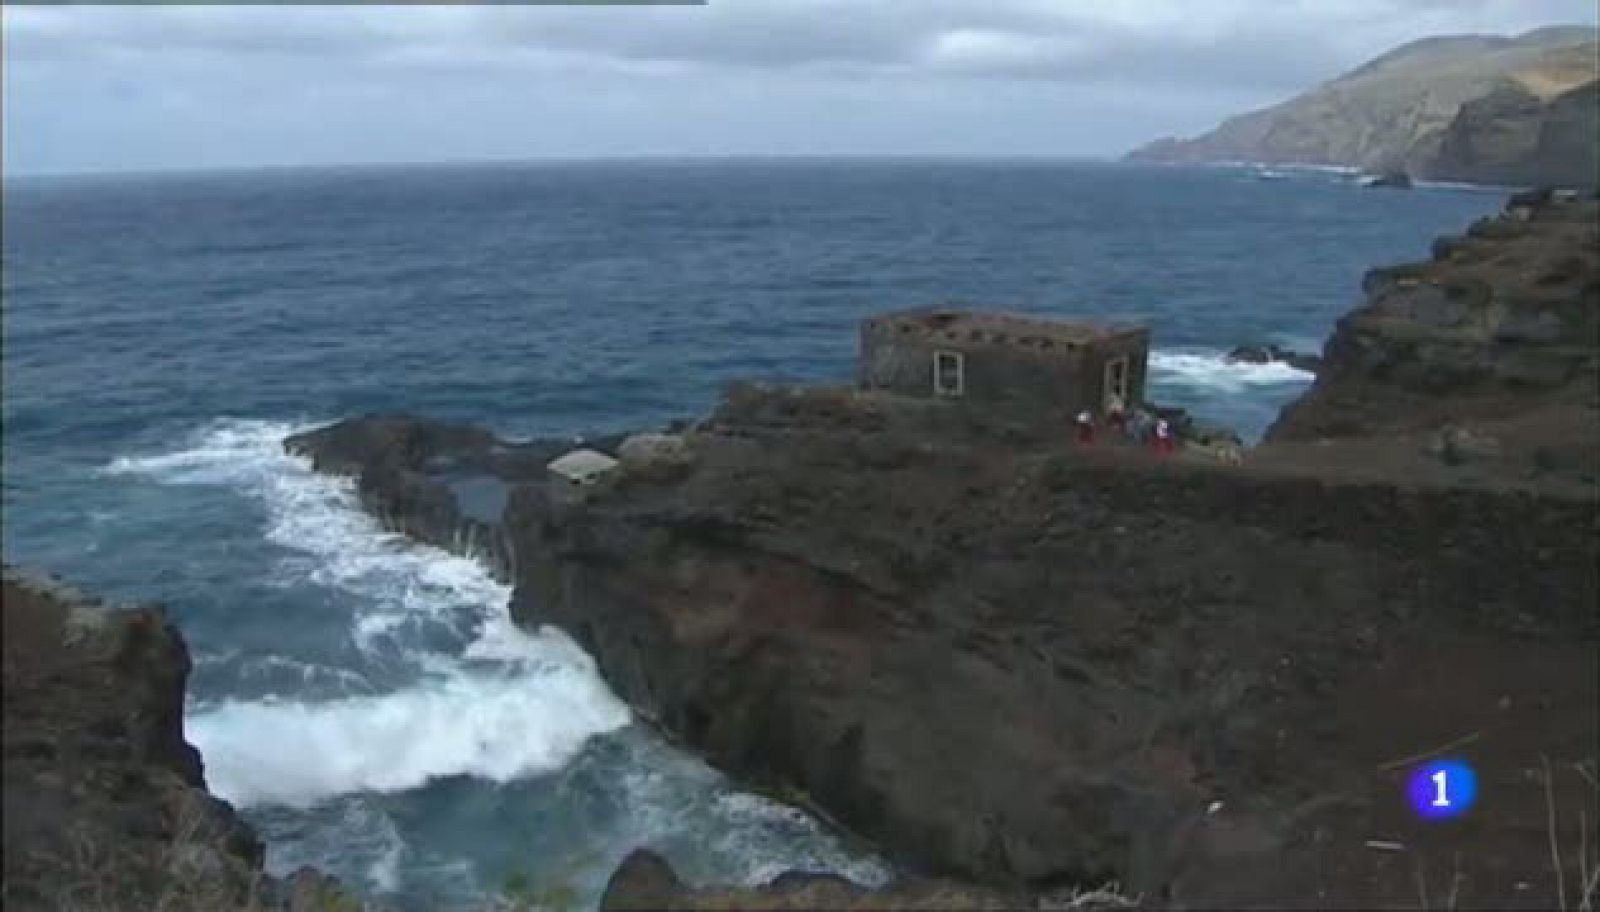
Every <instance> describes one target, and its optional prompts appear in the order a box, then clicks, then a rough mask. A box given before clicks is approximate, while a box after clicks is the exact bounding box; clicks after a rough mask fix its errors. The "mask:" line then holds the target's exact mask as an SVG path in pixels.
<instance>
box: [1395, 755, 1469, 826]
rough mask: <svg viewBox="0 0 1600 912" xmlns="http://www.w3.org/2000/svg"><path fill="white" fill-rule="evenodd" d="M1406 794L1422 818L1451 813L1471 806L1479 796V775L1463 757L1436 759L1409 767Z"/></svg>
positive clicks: (1442, 816)
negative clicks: (1460, 758)
mask: <svg viewBox="0 0 1600 912" xmlns="http://www.w3.org/2000/svg"><path fill="white" fill-rule="evenodd" d="M1406 796H1407V797H1408V798H1410V800H1411V807H1412V809H1414V810H1415V811H1416V812H1417V814H1418V815H1419V816H1421V817H1423V818H1424V819H1427V820H1442V819H1445V818H1448V817H1454V816H1456V815H1458V814H1460V813H1461V812H1463V811H1465V810H1466V809H1467V808H1469V807H1472V802H1473V801H1474V800H1475V799H1476V798H1477V797H1478V777H1477V775H1476V774H1474V773H1473V772H1472V767H1470V766H1468V765H1467V763H1466V761H1465V760H1435V761H1433V762H1431V763H1424V764H1423V765H1421V766H1419V767H1417V768H1416V769H1414V770H1412V771H1411V778H1410V780H1409V782H1408V783H1407V785H1406Z"/></svg>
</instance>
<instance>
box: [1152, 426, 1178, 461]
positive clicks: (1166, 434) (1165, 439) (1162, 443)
mask: <svg viewBox="0 0 1600 912" xmlns="http://www.w3.org/2000/svg"><path fill="white" fill-rule="evenodd" d="M1154 441H1155V448H1156V453H1157V454H1158V455H1161V456H1167V455H1169V454H1171V453H1172V449H1173V440H1172V425H1171V424H1169V423H1168V422H1167V419H1165V418H1161V419H1159V420H1157V421H1156V434H1155V437H1154Z"/></svg>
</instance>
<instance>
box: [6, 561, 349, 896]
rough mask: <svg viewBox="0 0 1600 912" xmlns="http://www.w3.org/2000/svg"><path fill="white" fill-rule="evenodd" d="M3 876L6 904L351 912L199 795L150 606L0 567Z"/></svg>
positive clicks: (173, 672) (171, 665)
mask: <svg viewBox="0 0 1600 912" xmlns="http://www.w3.org/2000/svg"><path fill="white" fill-rule="evenodd" d="M4 587H5V588H4V620H5V630H4V633H5V642H4V655H5V665H4V684H5V697H4V700H5V748H4V765H5V785H4V793H3V794H4V820H5V873H4V886H3V896H4V903H5V907H6V908H7V909H10V910H19V912H20V910H46V909H49V910H56V909H73V910H84V912H113V910H133V909H140V910H160V912H223V910H232V909H252V910H262V912H265V910H268V909H287V910H291V912H313V910H329V912H331V910H338V909H344V910H359V909H360V908H362V906H361V904H360V903H357V902H354V901H352V900H350V899H349V898H348V897H346V896H344V895H343V894H342V893H341V892H340V891H339V889H338V887H337V886H336V885H335V884H334V883H333V882H331V881H330V880H328V879H326V878H324V877H322V876H321V875H319V874H317V873H316V872H314V871H311V870H309V869H306V870H303V871H301V872H299V873H297V874H296V875H295V876H294V877H293V878H292V879H291V880H290V881H289V882H286V883H284V882H277V881H274V880H273V879H272V878H269V877H266V876H265V875H264V874H263V872H262V868H261V863H262V846H261V843H260V841H259V840H257V839H256V837H255V835H254V834H253V833H252V832H251V831H250V829H249V828H248V827H247V826H245V825H244V823H242V822H241V821H240V820H239V818H238V817H237V816H235V814H234V812H233V809H232V808H231V807H230V806H229V805H228V804H227V803H226V802H223V801H219V800H218V799H216V798H213V797H212V796H211V795H210V794H208V793H207V792H206V789H205V781H204V778H203V776H202V770H201V761H200V755H199V754H198V753H197V752H196V751H195V749H194V748H193V747H192V746H190V745H189V744H188V743H187V742H186V741H185V740H184V737H183V690H184V681H185V679H186V678H187V677H188V674H189V655H188V651H187V650H186V649H185V648H184V644H183V639H182V638H181V637H180V636H179V635H178V632H177V630H176V629H174V628H173V627H172V626H171V625H170V624H169V623H168V622H167V620H166V618H165V617H164V616H163V614H162V613H161V611H160V610H159V609H155V608H149V607H141V608H133V609H117V608H115V607H112V606H107V605H104V604H102V603H100V602H99V601H97V600H94V599H91V598H89V597H88V596H86V595H84V594H82V593H80V592H78V591H76V590H73V589H70V588H68V587H66V586H64V585H62V584H60V583H57V582H55V581H54V580H50V579H47V578H43V577H36V576H31V575H27V574H24V573H21V572H19V571H15V570H13V569H12V568H10V567H7V568H6V570H5V581H4Z"/></svg>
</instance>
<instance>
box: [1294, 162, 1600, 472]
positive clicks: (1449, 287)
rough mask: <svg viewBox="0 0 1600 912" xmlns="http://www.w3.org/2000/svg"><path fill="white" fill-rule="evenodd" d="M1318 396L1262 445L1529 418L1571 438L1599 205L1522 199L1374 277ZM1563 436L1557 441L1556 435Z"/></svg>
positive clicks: (1335, 339)
mask: <svg viewBox="0 0 1600 912" xmlns="http://www.w3.org/2000/svg"><path fill="white" fill-rule="evenodd" d="M1362 290H1363V293H1364V300H1363V301H1362V303H1361V304H1360V306H1358V307H1357V308H1356V309H1355V310H1353V311H1351V312H1350V313H1349V314H1347V315H1346V316H1345V317H1343V318H1342V319H1341V320H1340V321H1339V323H1338V325H1337V327H1336V328H1335V330H1334V333H1333V336H1332V338H1330V339H1329V340H1328V343H1327V346H1326V350H1325V352H1324V357H1323V362H1322V365H1321V369H1320V370H1319V371H1318V374H1317V381H1316V384H1315V385H1314V386H1313V387H1312V389H1311V390H1310V391H1309V392H1308V393H1307V394H1306V395H1305V396H1304V397H1302V398H1301V399H1300V400H1299V401H1297V402H1295V403H1294V404H1293V405H1291V406H1290V407H1289V408H1287V409H1285V410H1284V413H1283V415H1282V416H1281V417H1280V418H1279V420H1278V422H1277V423H1276V424H1275V425H1274V426H1273V428H1272V429H1271V431H1270V432H1269V434H1268V439H1269V440H1304V439H1316V438H1340V437H1361V436H1374V435H1380V434H1386V435H1392V434H1395V433H1397V432H1398V433H1403V432H1406V431H1411V430H1415V429H1418V428H1424V427H1430V426H1436V425H1438V424H1440V423H1442V422H1446V421H1461V420H1475V421H1487V422H1506V421H1514V420H1516V419H1518V418H1521V417H1524V416H1526V415H1528V414H1529V412H1530V411H1532V410H1538V411H1541V412H1544V411H1549V412H1550V414H1549V416H1548V417H1549V418H1550V419H1552V420H1556V419H1559V422H1558V423H1557V424H1556V426H1555V427H1553V428H1552V430H1555V431H1557V432H1562V433H1564V434H1565V436H1568V437H1572V436H1573V432H1574V431H1577V430H1581V429H1582V428H1584V427H1585V426H1592V425H1594V424H1595V423H1596V418H1595V414H1596V413H1595V411H1594V409H1595V408H1596V406H1597V405H1600V398H1597V393H1596V377H1597V373H1596V372H1597V370H1600V357H1597V352H1600V349H1597V347H1596V339H1597V338H1600V200H1596V199H1595V198H1593V197H1590V198H1586V199H1579V198H1569V197H1561V196H1557V195H1554V194H1551V193H1549V192H1531V193H1522V194H1517V195H1515V196H1513V197H1511V199H1510V201H1509V202H1508V203H1507V205H1506V207H1505V210H1504V211H1503V212H1501V213H1500V214H1499V215H1497V216H1493V217H1490V218H1485V219H1482V220H1480V221H1478V222H1477V223H1476V224H1474V225H1472V226H1471V227H1470V228H1468V229H1467V232H1466V234H1465V235H1464V236H1459V237H1442V238H1440V239H1438V240H1437V241H1435V242H1434V245H1433V257H1432V259H1430V260H1428V261H1425V262H1420V263H1406V264H1403V265H1399V266H1390V267H1385V268H1382V269H1374V270H1372V271H1371V272H1369V273H1367V276H1366V278H1365V279H1364V280H1363V282H1362ZM1563 425H1564V427H1563Z"/></svg>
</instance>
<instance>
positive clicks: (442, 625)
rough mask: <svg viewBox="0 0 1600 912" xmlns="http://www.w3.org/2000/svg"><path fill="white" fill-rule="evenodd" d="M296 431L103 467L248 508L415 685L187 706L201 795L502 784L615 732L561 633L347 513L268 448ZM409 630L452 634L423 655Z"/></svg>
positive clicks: (259, 798) (336, 484)
mask: <svg viewBox="0 0 1600 912" xmlns="http://www.w3.org/2000/svg"><path fill="white" fill-rule="evenodd" d="M298 430H300V429H299V428H296V427H293V426H290V425H287V424H282V423H275V422H263V421H225V422H218V423H217V424H215V425H213V426H211V427H210V428H208V429H206V430H205V431H204V432H202V433H201V434H200V435H198V437H197V439H196V440H195V442H194V444H193V446H191V447H189V448H187V449H183V450H180V451H177V452H174V453H168V454H164V455H159V456H150V457H140V458H121V459H117V460H116V461H114V462H113V463H111V464H110V465H109V466H108V467H107V469H106V471H108V472H110V473H113V474H132V475H144V476H149V477H152V478H154V479H156V480H157V481H159V482H162V483H165V484H178V485H184V484H192V485H219V486H226V487H230V488H234V489H236V490H239V491H241V492H242V493H245V494H246V495H248V496H250V497H252V498H254V499H256V500H257V501H259V502H260V503H261V505H262V506H263V507H264V508H265V509H266V514H267V530H266V536H267V538H268V539H269V540H270V541H272V542H274V543H276V544H278V545H281V546H283V547H284V548H287V549H290V550H292V551H294V552H298V554H297V557H296V558H295V559H293V560H292V561H291V564H292V565H293V566H295V567H298V568H299V569H300V571H301V572H303V573H304V574H306V578H307V579H308V580H309V581H310V582H312V583H315V584H318V585H322V586H329V587H334V588H337V589H340V590H344V591H346V592H350V593H352V594H354V595H356V596H358V598H357V599H355V600H354V601H355V602H356V604H357V605H358V606H359V607H358V609H357V610H356V612H355V614H354V615H353V616H352V617H351V618H350V623H351V637H352V639H353V640H354V642H355V643H356V644H357V645H358V646H359V647H360V648H362V649H364V650H373V649H376V648H377V647H378V646H380V645H384V644H387V645H388V646H390V647H392V648H394V649H400V650H403V651H405V652H406V653H407V654H408V657H409V658H411V659H412V660H413V661H414V662H415V663H416V665H417V666H418V667H419V668H420V669H423V671H424V673H423V674H422V676H421V679H420V680H419V681H417V682H416V683H413V684H411V685H408V686H406V687H405V688H403V689H401V690H398V691H395V692H391V693H386V694H379V695H371V696H366V695H364V696H355V697H343V698H340V699H335V700H326V701H318V702H305V701H284V700H276V701H267V700H261V701H248V702H246V701H224V702H222V703H219V704H214V705H212V706H207V707H205V708H202V709H200V710H199V711H197V712H196V713H195V714H194V715H192V716H191V717H190V718H189V719H188V720H187V725H188V731H189V733H190V737H191V739H192V740H193V741H194V742H195V744H196V745H197V746H198V747H199V748H200V750H201V752H202V754H203V755H204V757H205V762H206V776H207V779H208V781H209V783H210V785H211V787H212V789H213V791H215V792H216V793H217V794H219V795H220V796H222V797H223V798H226V799H228V800H229V801H233V802H235V803H236V804H240V805H244V806H251V805H271V804H280V805H287V806H292V807H305V806H309V805H311V804H315V803H316V802H319V801H322V800H324V799H327V798H330V797H332V796H335V795H339V794H343V793H347V792H357V791H380V792H386V791H396V790H403V789H409V788H415V787H417V786H420V785H423V784H424V783H426V782H427V781H429V780H430V779H434V778H439V777H447V776H457V775H470V776H479V777H483V778H486V779H491V780H494V781H498V782H504V781H507V780H510V779H514V778H517V777H521V776H527V775H533V774H538V773H542V772H549V771H553V770H555V769H559V768H560V767H561V766H563V765H565V764H566V763H567V761H568V760H570V759H571V758H572V757H573V756H574V755H575V754H576V753H577V752H578V751H579V750H580V749H581V748H582V746H583V744H584V743H585V742H586V741H587V740H588V738H589V737H590V736H592V735H595V734H598V733H600V732H605V731H610V730H613V729H616V728H619V727H622V726H624V725H626V724H627V723H628V722H629V719H630V714H629V711H628V709H627V707H626V705H625V704H623V703H622V702H621V701H620V700H618V699H617V698H616V696H615V695H613V694H612V693H611V692H610V690H609V689H608V688H607V687H606V685H605V683H604V681H603V680H601V678H600V676H599V674H598V673H597V671H596V670H595V667H594V663H593V661H592V660H591V659H590V658H589V657H588V656H587V655H585V654H584V653H583V651H582V650H581V649H579V648H578V647H577V645H576V644H574V643H573V642H572V641H571V640H570V639H569V638H568V637H566V636H565V635H564V634H562V633H561V632H560V631H557V630H555V629H553V628H546V629H544V630H541V631H539V632H538V633H536V634H529V633H526V632H524V631H523V630H521V629H520V628H518V627H517V626H516V625H515V624H513V623H512V622H511V620H510V618H509V616H508V613H507V610H506V606H507V602H508V601H509V598H510V589H509V587H507V586H504V585H502V584H500V583H498V582H496V581H495V580H494V579H493V578H492V577H491V576H490V575H489V573H488V572H487V571H486V570H485V569H484V568H483V567H482V566H481V565H479V564H478V563H477V562H475V561H473V560H471V559H468V558H463V557H458V556H456V555H452V554H449V553H447V552H444V551H441V550H439V549H437V548H431V547H427V546H424V545H419V544H416V543H414V542H411V541H409V540H406V539H405V538H403V537H402V536H399V535H395V534H392V533H389V532H386V531H384V530H383V529H382V527H381V526H379V525H378V523H377V522H376V521H375V520H373V519H372V518H371V517H370V516H368V515H367V514H365V513H364V512H362V510H361V508H360V504H359V502H358V500H357V497H356V493H355V490H354V486H353V485H352V484H351V482H349V481H348V480H344V479H335V478H329V477H326V476H322V475H318V474H316V473H314V472H312V471H311V467H310V465H309V463H308V462H306V461H304V460H301V459H297V458H294V457H291V456H289V455H287V454H286V453H284V451H283V446H282V444H283V439H284V438H285V437H286V436H288V435H289V434H292V433H295V432H296V431H298ZM307 558H309V559H307ZM419 625H421V626H424V627H426V626H432V627H433V628H434V629H443V630H446V631H449V632H452V633H454V634H455V635H454V636H451V637H448V638H445V639H446V642H445V645H437V644H436V645H434V646H433V647H431V648H424V647H423V646H421V645H420V640H421V637H419V636H417V635H416V633H417V632H418V631H417V629H418V627H419ZM408 633H410V634H411V635H407V634H408ZM433 639H434V640H437V639H438V638H433ZM451 644H453V646H452V645H451ZM441 649H444V650H446V651H443V652H441V651H440V650H441Z"/></svg>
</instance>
